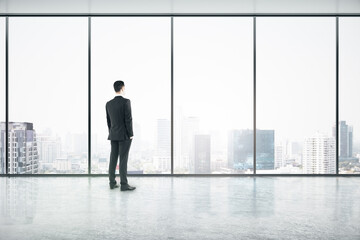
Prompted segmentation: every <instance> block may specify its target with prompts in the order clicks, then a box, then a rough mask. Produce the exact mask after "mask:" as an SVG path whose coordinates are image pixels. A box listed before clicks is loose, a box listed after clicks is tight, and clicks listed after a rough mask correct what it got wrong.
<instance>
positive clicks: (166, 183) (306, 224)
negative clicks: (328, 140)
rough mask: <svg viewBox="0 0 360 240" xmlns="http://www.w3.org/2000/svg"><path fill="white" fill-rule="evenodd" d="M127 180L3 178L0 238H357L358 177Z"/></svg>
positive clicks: (359, 230)
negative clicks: (127, 187) (123, 187)
mask: <svg viewBox="0 0 360 240" xmlns="http://www.w3.org/2000/svg"><path fill="white" fill-rule="evenodd" d="M128 179H129V184H131V185H134V186H136V187H137V189H136V190H135V191H133V192H121V191H119V190H118V189H114V190H110V189H109V188H108V182H107V178H106V177H89V178H88V177H12V178H6V177H1V178H0V239H6V240H11V239H32V240H40V239H52V240H53V239H101V240H104V239H115V238H116V239H141V240H144V239H197V240H202V239H307V240H308V239H357V240H359V239H360V189H359V188H360V178H359V177H131V176H130V177H129V178H128ZM117 181H118V182H119V179H117Z"/></svg>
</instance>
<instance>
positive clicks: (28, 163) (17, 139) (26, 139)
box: [1, 122, 39, 174]
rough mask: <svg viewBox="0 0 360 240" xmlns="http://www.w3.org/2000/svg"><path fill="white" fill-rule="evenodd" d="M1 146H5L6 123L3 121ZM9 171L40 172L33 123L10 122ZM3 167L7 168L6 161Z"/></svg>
mask: <svg viewBox="0 0 360 240" xmlns="http://www.w3.org/2000/svg"><path fill="white" fill-rule="evenodd" d="M1 136H2V137H1V140H2V141H1V146H2V149H6V147H5V144H6V143H5V137H4V136H5V123H4V122H2V123H1ZM8 151H9V165H8V173H10V174H23V173H28V174H30V173H38V167H39V156H38V149H37V140H36V133H35V130H34V129H33V124H32V123H27V122H9V148H8ZM2 162H3V164H2V165H3V166H2V168H3V169H5V165H4V164H5V161H2Z"/></svg>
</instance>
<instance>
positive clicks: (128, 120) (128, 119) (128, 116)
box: [125, 99, 134, 138]
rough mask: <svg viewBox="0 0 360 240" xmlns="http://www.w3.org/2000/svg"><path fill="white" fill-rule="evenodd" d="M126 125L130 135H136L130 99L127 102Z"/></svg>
mask: <svg viewBox="0 0 360 240" xmlns="http://www.w3.org/2000/svg"><path fill="white" fill-rule="evenodd" d="M125 127H126V131H127V134H128V136H129V137H130V138H132V137H133V136H134V133H133V127H132V116H131V103H130V100H129V99H128V100H127V101H126V103H125Z"/></svg>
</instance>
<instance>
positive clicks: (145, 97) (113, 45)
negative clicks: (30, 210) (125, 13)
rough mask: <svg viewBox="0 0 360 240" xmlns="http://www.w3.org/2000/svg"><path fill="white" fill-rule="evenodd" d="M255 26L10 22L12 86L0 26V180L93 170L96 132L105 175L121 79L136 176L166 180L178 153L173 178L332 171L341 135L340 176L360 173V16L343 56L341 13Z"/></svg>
mask: <svg viewBox="0 0 360 240" xmlns="http://www.w3.org/2000/svg"><path fill="white" fill-rule="evenodd" d="M255 19H256V20H255V21H256V24H254V18H253V17H173V18H172V20H171V17H91V18H90V21H89V18H88V17H15V16H14V17H9V29H8V30H9V31H8V40H9V42H8V43H9V45H8V59H7V62H8V63H9V65H8V67H9V68H8V69H9V75H8V84H9V86H5V84H6V79H5V72H6V71H5V70H6V69H5V67H6V66H5V62H6V56H5V53H6V51H5V50H6V49H5V47H6V46H5V42H6V41H5V40H6V18H5V17H0V127H1V129H0V130H1V135H0V140H1V144H0V174H4V173H5V172H6V167H8V172H9V173H10V174H29V173H30V174H34V173H35V174H47V173H60V174H63V173H65V174H67V173H88V163H89V159H88V151H89V150H88V143H89V137H91V138H90V140H91V173H92V174H107V173H108V167H109V166H108V165H109V157H110V146H111V145H110V141H109V140H108V139H107V138H108V127H107V121H106V110H105V105H106V102H107V101H109V100H111V99H113V98H114V97H115V92H114V89H113V83H114V82H115V81H116V80H123V81H124V82H125V92H126V95H125V97H126V98H129V99H130V100H131V107H132V117H133V128H134V139H133V141H132V146H131V149H130V155H129V161H128V173H129V174H134V173H137V174H159V173H160V174H161V173H164V174H169V173H171V169H172V166H171V163H172V161H171V160H172V157H173V169H174V173H175V174H251V173H254V168H255V167H256V170H257V171H256V173H259V174H263V173H265V174H282V173H284V174H334V173H336V170H337V169H336V158H337V156H336V141H337V139H336V136H338V137H339V138H338V145H339V148H338V153H339V156H338V159H339V162H338V163H339V173H346V174H352V173H360V162H359V161H360V160H359V159H360V137H359V136H360V114H359V111H357V103H358V102H360V97H359V94H358V89H359V86H360V70H359V69H360V67H359V66H360V45H359V44H358V43H359V42H360V18H359V17H340V18H339V29H338V30H339V32H338V33H339V35H338V37H339V48H338V50H339V52H338V53H339V55H338V56H339V58H338V59H337V58H336V57H337V55H336V53H337V51H336V50H337V45H336V40H337V35H336V33H337V32H336V26H337V25H336V17H256V18H255ZM171 21H173V24H171ZM89 23H90V24H91V25H89ZM254 26H255V28H254ZM89 27H90V28H89ZM172 27H173V28H172ZM254 29H256V33H255V34H254ZM89 30H91V34H90V35H89ZM172 33H173V35H172ZM254 35H255V36H256V39H254ZM89 36H90V37H91V38H89ZM254 43H256V46H254ZM89 44H90V45H89ZM89 46H91V47H90V48H89ZM254 47H255V48H254ZM89 50H90V53H91V54H90V55H89ZM254 50H256V51H254ZM254 52H255V53H256V56H254ZM254 59H255V60H256V61H255V64H256V66H254ZM337 60H339V62H338V63H339V79H338V80H339V82H338V83H339V88H338V89H336V86H337V85H336V84H337V82H336V77H337V76H336V70H337V68H336V64H337ZM89 63H90V64H91V65H89ZM89 67H90V69H89ZM89 70H90V71H91V75H90V76H89V75H88V72H89ZM254 70H255V71H256V75H254ZM172 71H173V72H172ZM172 77H173V78H172ZM89 80H90V81H91V82H90V86H89V85H88V83H89V82H88V81H89ZM254 86H255V87H256V89H254ZM89 87H90V89H91V94H90V102H89V95H88V93H89ZM6 88H7V89H8V100H9V101H8V106H9V108H8V109H7V110H8V113H9V125H8V128H9V132H8V134H9V138H8V142H9V145H8V147H7V146H6V143H5V142H6V141H5V140H6V134H5V127H6V126H5V118H6V116H5V114H6V109H5V106H6V99H5V96H6V92H5V90H6ZM337 90H338V91H339V102H336V96H337V95H336V93H337V92H336V91H337ZM254 93H256V99H255V98H254V97H255V96H254ZM172 99H173V106H172V105H171V100H172ZM254 100H255V101H254ZM254 102H255V103H256V105H253V104H254ZM89 106H91V116H90V119H89V118H88V117H89V112H88V109H89ZM337 106H338V107H339V116H338V117H339V123H336V118H337V116H336V107H337ZM254 109H255V110H256V112H254ZM172 114H173V115H172ZM171 116H173V119H171ZM254 116H256V118H255V119H254ZM89 120H90V122H91V126H88V122H89ZM254 120H256V129H254ZM336 124H338V125H336ZM89 127H91V136H88V129H89ZM172 127H173V136H172V135H171V129H172ZM336 129H338V130H339V131H338V134H336ZM254 133H255V134H256V136H254ZM254 137H255V138H254ZM172 140H173V141H172ZM254 140H256V142H254ZM254 143H255V145H256V150H255V151H254ZM171 144H173V150H174V151H173V156H171V152H172V151H171V149H172V146H171ZM6 151H8V153H9V154H8V155H9V159H8V162H9V165H8V166H5V165H6V164H5V163H6V161H5V157H6ZM254 152H255V154H254ZM254 158H256V159H254ZM254 160H255V162H256V166H253V163H254ZM116 172H118V167H117V170H116Z"/></svg>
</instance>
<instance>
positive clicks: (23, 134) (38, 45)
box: [9, 17, 88, 174]
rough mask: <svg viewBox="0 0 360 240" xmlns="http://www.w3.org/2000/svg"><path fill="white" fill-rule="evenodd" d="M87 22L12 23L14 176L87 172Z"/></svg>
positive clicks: (44, 19)
mask: <svg viewBox="0 0 360 240" xmlns="http://www.w3.org/2000/svg"><path fill="white" fill-rule="evenodd" d="M87 29H88V28H87V18H79V17H76V18H70V17H67V18H54V17H51V18H50V17H49V18H47V17H39V18H35V17H34V18H26V17H25V18H10V26H9V34H10V35H9V39H10V43H9V67H10V68H9V74H10V78H9V83H10V84H9V101H10V102H9V119H10V124H9V136H10V138H9V139H10V145H11V150H10V159H9V163H10V165H9V166H10V173H13V174H23V173H28V174H29V173H87V166H88V160H87V151H88V147H87V123H88V103H87V96H88V95H87V91H88V85H87V81H88V75H87V69H88V66H87V60H88V48H87V39H88V38H87V34H88V32H87Z"/></svg>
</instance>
